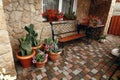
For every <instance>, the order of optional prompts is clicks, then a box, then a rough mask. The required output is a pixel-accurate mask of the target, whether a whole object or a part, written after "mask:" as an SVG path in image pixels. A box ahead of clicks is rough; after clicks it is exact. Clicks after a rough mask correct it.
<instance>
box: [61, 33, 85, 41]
mask: <svg viewBox="0 0 120 80" xmlns="http://www.w3.org/2000/svg"><path fill="white" fill-rule="evenodd" d="M85 36H86V34H84V33H80V34H73V35H70V36H67V37H63V38H60V39H59V42H62V43H63V42H67V41H71V40H74V39H78V38H81V37H85Z"/></svg>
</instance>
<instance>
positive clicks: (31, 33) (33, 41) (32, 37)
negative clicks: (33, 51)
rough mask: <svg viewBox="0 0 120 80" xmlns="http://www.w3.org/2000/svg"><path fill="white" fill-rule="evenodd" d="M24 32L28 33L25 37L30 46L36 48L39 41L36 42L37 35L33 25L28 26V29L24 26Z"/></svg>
mask: <svg viewBox="0 0 120 80" xmlns="http://www.w3.org/2000/svg"><path fill="white" fill-rule="evenodd" d="M25 30H26V31H27V32H28V34H27V35H26V36H28V37H27V38H28V39H30V42H31V44H32V46H33V47H34V46H38V45H39V44H40V40H37V36H38V33H36V32H35V30H34V25H33V24H30V25H29V26H28V27H27V26H25Z"/></svg>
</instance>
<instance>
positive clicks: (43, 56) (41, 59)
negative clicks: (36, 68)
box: [32, 50, 48, 63]
mask: <svg viewBox="0 0 120 80" xmlns="http://www.w3.org/2000/svg"><path fill="white" fill-rule="evenodd" d="M37 52H38V53H37V55H36V56H34V57H33V60H32V62H33V63H36V62H44V61H45V60H46V58H47V57H48V54H44V52H42V51H40V50H38V51H37Z"/></svg>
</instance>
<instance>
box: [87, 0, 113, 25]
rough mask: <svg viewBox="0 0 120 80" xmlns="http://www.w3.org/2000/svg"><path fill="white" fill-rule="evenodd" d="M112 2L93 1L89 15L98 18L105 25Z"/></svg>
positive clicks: (104, 0) (103, 0)
mask: <svg viewBox="0 0 120 80" xmlns="http://www.w3.org/2000/svg"><path fill="white" fill-rule="evenodd" d="M111 1H112V0H92V1H91V4H90V9H89V15H94V16H98V17H99V18H100V19H101V20H102V22H103V24H105V23H106V21H107V17H108V13H109V9H110V5H111Z"/></svg>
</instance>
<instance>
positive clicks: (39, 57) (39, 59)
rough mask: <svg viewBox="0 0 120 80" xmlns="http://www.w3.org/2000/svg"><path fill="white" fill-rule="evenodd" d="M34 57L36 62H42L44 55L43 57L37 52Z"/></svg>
mask: <svg viewBox="0 0 120 80" xmlns="http://www.w3.org/2000/svg"><path fill="white" fill-rule="evenodd" d="M35 57H36V58H35V59H36V61H37V62H43V61H44V57H45V55H43V54H41V52H39V53H38V54H37V55H36V56H35Z"/></svg>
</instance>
